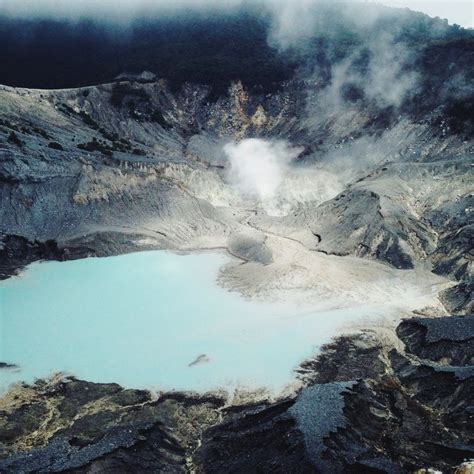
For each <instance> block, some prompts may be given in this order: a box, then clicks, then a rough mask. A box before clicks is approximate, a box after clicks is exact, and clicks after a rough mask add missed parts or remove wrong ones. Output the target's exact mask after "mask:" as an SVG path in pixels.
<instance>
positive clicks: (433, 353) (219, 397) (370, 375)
mask: <svg viewBox="0 0 474 474" xmlns="http://www.w3.org/2000/svg"><path fill="white" fill-rule="evenodd" d="M396 336H398V337H396ZM396 336H395V334H393V333H391V332H390V331H387V332H385V333H375V332H369V331H365V332H362V333H358V334H355V335H352V336H344V337H340V338H338V339H337V340H335V341H334V342H333V343H331V344H329V345H327V346H325V347H324V348H323V350H322V352H321V354H320V355H319V356H318V357H317V358H315V359H313V360H309V361H307V362H305V363H304V364H302V366H301V367H300V368H299V370H298V372H299V377H300V378H301V379H302V380H303V388H302V389H301V390H300V391H299V392H298V393H296V394H294V395H292V396H289V397H287V398H283V399H279V400H277V401H269V400H268V399H263V400H262V399H261V397H260V398H259V396H257V395H256V394H255V396H253V397H252V396H248V397H247V398H245V401H242V400H244V398H242V397H240V401H239V402H235V399H234V402H229V399H228V397H227V395H226V394H224V393H214V394H202V395H197V394H181V393H165V394H160V395H159V396H157V397H156V396H153V395H152V394H150V393H149V392H147V391H143V390H125V389H123V388H121V387H120V386H118V385H116V384H95V383H90V382H85V381H81V380H76V379H74V378H61V377H59V376H58V377H56V378H52V379H50V380H48V381H38V382H37V383H36V384H34V385H32V386H26V385H25V386H18V387H16V388H14V389H13V390H12V391H11V392H10V393H8V394H7V395H6V396H4V397H3V398H2V399H0V410H1V411H0V436H1V438H0V442H1V445H0V449H1V451H0V459H1V460H0V471H1V472H66V471H67V472H90V473H92V472H114V473H115V472H117V473H122V472H124V473H125V472H206V473H207V472H209V473H212V472H216V473H221V472H281V473H290V472H295V473H296V472H323V473H324V472H328V473H335V472H361V473H362V472H363V473H372V472H373V473H384V472H386V473H397V472H401V473H403V472H414V471H416V470H417V469H425V468H426V469H427V468H432V469H438V470H441V471H442V472H457V473H464V472H472V471H470V470H469V469H472V465H471V466H470V465H469V464H464V465H463V466H462V467H459V466H460V465H462V464H463V463H465V462H466V461H468V460H469V459H473V458H474V443H473V439H474V422H473V416H474V396H473V394H474V318H473V317H472V316H464V317H463V316H459V317H442V318H420V317H417V318H413V319H409V320H405V321H403V322H402V323H401V324H400V325H399V326H398V328H397V330H396ZM456 469H458V470H456ZM417 472H428V471H423V470H422V471H417Z"/></svg>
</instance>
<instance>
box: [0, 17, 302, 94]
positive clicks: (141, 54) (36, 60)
mask: <svg viewBox="0 0 474 474" xmlns="http://www.w3.org/2000/svg"><path fill="white" fill-rule="evenodd" d="M267 28H268V25H267V23H266V22H265V21H264V20H262V19H261V18H258V17H255V16H251V15H249V14H247V13H243V12H238V13H236V14H235V15H217V16H215V17H213V18H209V17H205V16H202V17H200V16H198V17H193V18H190V17H186V16H180V17H177V18H173V19H170V18H162V19H155V20H149V21H140V22H136V23H134V24H133V25H131V26H129V27H128V26H127V27H124V26H122V27H111V26H110V25H109V26H107V25H104V24H99V23H96V22H93V21H90V20H83V21H80V22H78V23H68V22H64V21H56V20H24V19H16V20H12V19H8V18H2V17H0V44H1V45H2V48H1V49H0V64H2V67H1V68H0V83H1V84H7V85H14V86H21V87H35V88H68V87H79V86H86V85H93V84H98V83H103V82H110V81H112V80H113V79H114V77H116V76H117V75H118V74H120V73H123V72H125V71H126V72H141V71H143V70H149V71H152V72H154V73H156V74H157V75H158V76H159V77H163V78H166V79H168V80H169V83H170V86H172V87H178V88H179V87H180V86H181V84H183V83H184V82H186V81H188V82H194V83H201V84H212V85H213V86H214V89H215V91H216V93H218V92H222V91H223V90H225V88H226V87H227V85H228V84H229V82H230V81H232V80H238V79H240V80H242V81H243V82H244V83H245V84H246V85H248V86H250V87H253V86H257V85H265V86H266V88H267V89H271V88H272V87H273V86H275V85H276V84H278V83H279V82H280V81H282V80H285V79H289V78H290V77H291V76H292V74H293V71H294V64H292V63H291V62H289V61H288V60H287V59H285V58H284V57H282V56H281V55H279V54H278V53H277V51H276V50H275V49H273V48H271V47H270V46H268V44H267ZM113 100H114V102H116V103H120V102H121V96H120V93H119V91H118V93H117V95H115V96H114V97H113Z"/></svg>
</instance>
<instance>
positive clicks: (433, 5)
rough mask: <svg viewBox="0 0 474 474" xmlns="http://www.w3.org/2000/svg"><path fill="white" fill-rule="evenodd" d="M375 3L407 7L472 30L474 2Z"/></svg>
mask: <svg viewBox="0 0 474 474" xmlns="http://www.w3.org/2000/svg"><path fill="white" fill-rule="evenodd" d="M377 3H382V4H383V5H388V6H390V7H402V8H404V7H408V8H410V9H411V10H415V11H420V12H423V13H426V14H427V15H429V16H431V17H435V16H439V17H440V18H446V19H447V20H448V22H449V23H450V24H453V23H457V24H458V25H461V26H463V27H464V28H474V0H453V1H446V0H382V1H379V2H377Z"/></svg>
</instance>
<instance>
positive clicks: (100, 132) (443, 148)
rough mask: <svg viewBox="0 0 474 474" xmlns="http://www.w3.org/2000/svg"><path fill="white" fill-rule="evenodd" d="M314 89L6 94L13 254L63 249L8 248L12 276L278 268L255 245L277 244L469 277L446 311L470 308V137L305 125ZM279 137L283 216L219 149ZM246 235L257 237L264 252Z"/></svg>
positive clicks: (135, 86) (368, 115) (365, 123)
mask: <svg viewBox="0 0 474 474" xmlns="http://www.w3.org/2000/svg"><path fill="white" fill-rule="evenodd" d="M117 87H118V88H119V89H120V97H121V101H118V102H117V100H116V96H117ZM306 87H307V86H306V84H304V83H302V82H299V81H298V80H293V81H289V82H288V83H286V84H283V85H282V87H281V89H280V90H279V92H278V93H275V94H268V95H265V96H263V95H258V94H250V93H249V92H248V91H246V90H245V89H244V88H243V87H242V85H241V84H240V83H238V82H236V83H235V84H233V85H232V86H231V87H230V88H229V91H228V94H227V95H223V96H221V97H220V98H219V99H218V100H217V101H216V102H209V101H208V99H207V93H208V92H209V91H208V88H206V87H204V86H195V85H189V84H188V85H185V86H184V87H183V88H182V89H181V90H180V91H179V92H176V93H174V92H171V91H170V89H169V88H168V87H167V86H166V84H165V82H164V81H160V80H158V81H155V82H151V83H147V84H140V83H135V82H126V81H124V82H120V83H116V84H115V85H111V84H109V85H107V84H106V85H101V86H97V87H88V88H82V89H74V90H58V91H36V90H27V89H15V88H10V87H5V86H2V87H1V88H0V102H1V104H2V107H1V109H0V119H1V122H0V158H1V159H0V181H1V183H2V185H1V186H0V203H1V206H0V235H1V236H2V239H3V241H4V242H6V243H5V244H4V247H8V245H10V244H8V239H14V238H16V237H14V236H19V237H21V238H24V239H26V240H27V241H29V242H31V243H32V244H29V245H30V247H31V246H35V245H36V246H38V245H39V246H40V247H41V246H43V247H44V246H50V245H51V243H47V242H49V241H54V242H56V243H55V244H54V245H57V247H58V248H57V251H55V255H52V254H51V252H49V253H48V252H46V250H44V249H43V250H41V249H40V248H38V249H37V250H32V249H30V250H28V252H26V251H24V252H19V253H18V255H15V257H14V258H13V259H12V257H11V256H10V257H8V256H7V254H6V253H5V251H3V252H2V254H1V256H0V257H1V258H0V261H1V265H2V275H3V277H5V276H6V275H8V274H11V272H12V271H13V270H14V267H15V266H19V265H21V264H26V263H28V262H30V261H31V260H34V259H38V258H58V256H60V258H74V257H75V256H81V255H84V254H85V255H88V254H94V255H111V254H117V253H123V252H128V251H133V250H140V249H151V248H169V249H189V248H216V247H220V248H229V250H230V251H231V253H233V252H235V254H236V255H238V256H240V257H242V258H244V259H249V260H255V261H257V262H261V263H269V262H270V261H271V258H272V256H271V251H270V250H269V249H268V248H265V245H264V244H260V243H257V242H261V241H262V239H263V240H264V239H265V236H268V235H271V234H277V235H282V236H285V237H291V238H294V239H295V240H298V241H300V242H301V243H302V244H303V245H305V246H306V247H307V248H308V250H311V251H312V250H317V251H321V252H324V253H328V254H335V255H355V256H358V257H362V258H370V259H375V260H379V261H383V262H386V263H387V264H389V265H391V266H393V267H396V268H412V267H414V266H417V265H419V264H420V263H422V264H425V263H427V264H428V265H431V266H433V269H434V271H435V272H437V273H439V274H440V275H444V276H447V277H449V278H451V279H454V280H459V281H460V285H459V286H458V287H456V288H454V289H450V290H447V291H445V292H444V293H443V294H442V300H443V302H444V304H445V305H446V307H447V308H448V309H449V310H450V311H451V312H453V313H458V314H460V313H462V312H465V311H468V310H469V308H470V306H471V300H472V281H473V280H472V278H473V274H472V255H471V254H472V235H471V234H472V199H473V198H472V194H471V190H472V167H471V161H472V155H473V150H474V148H473V144H472V140H468V139H467V138H466V137H463V136H461V135H457V134H453V133H447V132H446V130H445V128H443V127H444V125H441V126H440V125H439V124H438V122H436V120H435V118H434V117H430V115H429V112H427V114H426V115H425V116H423V118H422V119H419V118H418V119H416V120H415V119H414V118H413V116H412V115H410V114H411V112H410V111H409V110H407V111H405V112H404V111H401V112H402V115H400V117H399V118H398V120H397V121H395V122H394V123H389V124H387V123H385V122H384V121H383V120H382V118H381V116H380V111H379V110H377V109H374V108H373V107H368V108H364V107H361V106H360V104H356V103H355V104H353V105H352V106H350V107H349V109H348V110H347V114H344V115H337V112H335V113H334V114H335V115H333V116H331V117H328V116H326V115H325V116H324V117H318V115H317V114H316V115H314V114H309V113H308V114H303V115H302V114H301V111H302V110H308V97H307V92H306V90H305V88H306ZM316 105H317V104H316ZM403 112H404V113H403ZM433 114H434V113H433ZM369 124H370V126H369ZM12 133H15V134H16V136H17V138H18V140H15V141H12V140H10V139H9V137H10V135H11V134H12ZM275 136H278V137H280V138H285V139H287V140H288V141H290V142H291V143H292V144H294V145H299V146H302V148H303V152H302V153H301V156H300V158H299V164H293V168H292V173H293V175H291V176H290V177H289V178H288V179H289V181H288V183H287V187H285V186H283V188H282V193H283V196H279V197H278V199H279V200H278V201H276V202H275V203H273V204H275V205H277V207H278V206H280V212H279V213H278V215H273V214H272V215H269V214H268V213H267V212H266V210H265V207H263V208H262V203H259V202H256V201H251V202H249V201H247V200H245V199H244V198H243V197H242V196H240V195H239V194H238V193H237V192H236V190H235V189H234V188H232V186H230V185H229V182H228V173H229V171H228V164H227V161H226V158H225V155H224V153H223V151H222V147H223V145H224V144H225V143H226V142H228V141H229V140H238V139H241V138H246V137H260V138H272V137H275ZM52 144H53V145H52ZM305 175H306V178H304V176H305ZM292 180H293V181H292ZM340 189H343V191H342V192H340ZM285 193H286V194H285ZM257 211H258V212H257ZM254 231H255V232H254ZM239 235H246V236H247V235H248V236H250V237H251V238H252V239H254V236H255V238H256V239H257V240H256V243H255V245H254V244H251V245H250V244H249V242H247V243H246V242H244V241H242V238H240V237H239ZM10 236H11V237H10ZM5 239H7V240H5ZM34 242H37V244H34ZM66 249H68V250H67V251H65V250H66ZM45 252H46V253H45ZM7 253H8V251H7ZM10 254H11V253H10ZM14 259H16V260H17V261H16V262H13V260H14ZM7 267H8V268H10V269H8V268H7Z"/></svg>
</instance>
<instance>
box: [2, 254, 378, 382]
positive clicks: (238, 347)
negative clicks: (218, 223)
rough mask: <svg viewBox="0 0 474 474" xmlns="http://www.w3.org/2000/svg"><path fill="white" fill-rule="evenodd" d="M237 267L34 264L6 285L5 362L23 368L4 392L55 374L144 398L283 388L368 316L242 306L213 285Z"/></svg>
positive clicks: (133, 259) (159, 262) (209, 257)
mask: <svg viewBox="0 0 474 474" xmlns="http://www.w3.org/2000/svg"><path fill="white" fill-rule="evenodd" d="M228 261H229V258H228V257H227V256H225V255H223V254H216V253H200V254H192V255H185V256H183V255H176V254H172V253H168V252H164V251H155V252H141V253H133V254H129V255H122V256H118V257H108V258H89V259H83V260H76V261H70V262H44V263H34V264H32V265H30V266H29V267H28V268H27V269H26V270H25V271H24V272H23V273H22V275H21V276H20V277H14V278H10V279H9V280H6V281H3V282H0V311H1V312H0V361H3V362H9V363H14V364H17V365H18V366H19V367H20V368H19V369H18V370H0V389H1V390H3V391H4V390H6V388H7V387H8V386H9V385H10V384H11V383H12V382H17V381H20V380H21V381H28V382H31V381H33V380H34V378H35V377H46V376H49V375H51V374H52V373H53V372H55V371H64V372H67V373H72V374H74V375H75V376H77V377H79V378H83V379H86V380H90V381H95V382H117V383H119V384H121V385H123V386H126V387H136V388H156V389H166V390H169V389H179V390H181V389H186V390H207V389H213V388H219V387H225V388H233V387H235V386H239V385H244V386H246V387H249V388H256V387H262V386H266V387H268V388H271V389H280V388H283V387H284V386H285V385H286V384H288V383H290V382H291V381H292V380H293V379H294V373H293V369H294V368H295V367H296V366H297V364H298V363H299V362H301V361H302V360H303V359H304V358H306V357H308V356H310V355H311V354H312V353H313V352H314V350H315V349H316V348H317V347H318V345H319V344H321V343H324V342H327V341H328V340H329V339H330V337H331V336H334V335H336V334H337V333H338V332H339V331H340V328H341V327H342V326H343V325H344V324H346V323H348V322H350V321H353V320H354V319H357V318H359V317H363V316H367V315H370V313H371V310H370V309H368V308H364V310H363V311H361V310H358V311H356V310H353V311H352V310H348V309H344V310H337V311H330V312H325V313H311V312H308V311H307V309H306V310H303V309H298V308H295V307H285V306H284V305H282V304H278V305H277V304H264V303H258V302H252V301H248V300H245V299H244V298H242V297H241V296H239V295H238V294H237V293H232V292H229V291H227V290H224V289H222V288H219V287H218V286H217V284H216V278H217V275H218V271H219V268H220V267H221V266H222V265H223V264H225V263H227V262H228ZM374 311H376V310H375V309H374ZM202 354H205V355H206V358H207V359H208V361H207V362H204V363H200V364H195V365H192V366H189V364H191V363H192V362H193V361H194V360H195V359H196V358H197V357H198V356H200V355H202Z"/></svg>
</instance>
